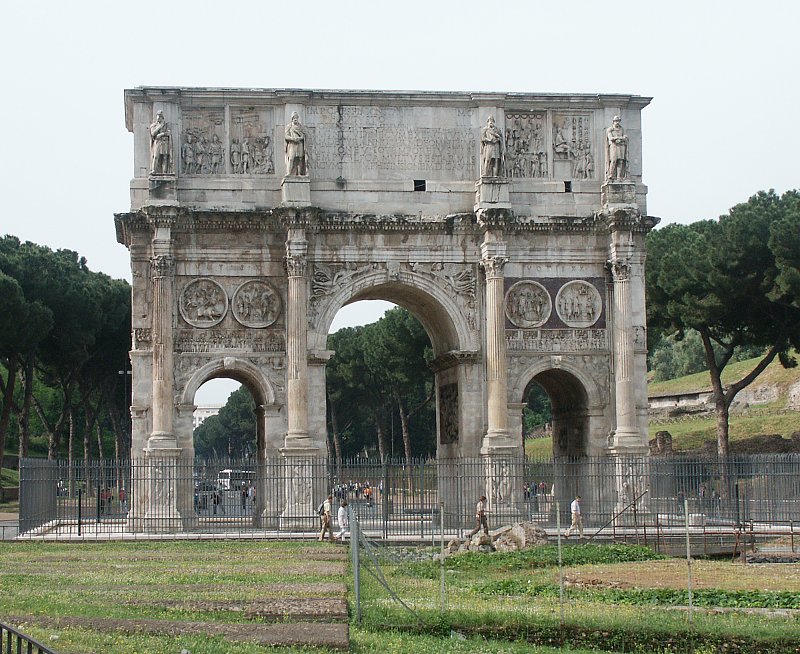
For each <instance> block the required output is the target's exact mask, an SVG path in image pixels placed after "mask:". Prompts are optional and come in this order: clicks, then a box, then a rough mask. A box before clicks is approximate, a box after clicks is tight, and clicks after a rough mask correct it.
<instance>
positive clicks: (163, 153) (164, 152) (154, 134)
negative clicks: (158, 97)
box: [150, 110, 172, 175]
mask: <svg viewBox="0 0 800 654" xmlns="http://www.w3.org/2000/svg"><path fill="white" fill-rule="evenodd" d="M150 157H151V161H150V174H151V175H169V174H171V173H172V136H171V135H170V131H169V123H167V121H166V120H164V112H163V111H160V110H159V111H158V112H157V113H156V119H155V120H154V121H153V122H152V123H151V124H150Z"/></svg>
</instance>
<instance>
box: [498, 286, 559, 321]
mask: <svg viewBox="0 0 800 654" xmlns="http://www.w3.org/2000/svg"><path fill="white" fill-rule="evenodd" d="M505 308H506V317H507V318H508V319H509V320H510V321H511V322H512V323H513V324H514V325H515V326H517V327H521V328H523V329H525V328H529V327H541V326H542V325H544V323H546V322H547V319H548V318H549V317H550V313H551V312H552V310H553V302H552V300H551V299H550V293H548V292H547V289H546V288H545V287H544V286H542V285H541V284H539V283H538V282H532V281H522V282H517V283H516V284H514V285H513V286H512V287H511V288H509V289H508V293H506V301H505Z"/></svg>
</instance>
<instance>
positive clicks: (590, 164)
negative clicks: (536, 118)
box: [553, 114, 596, 179]
mask: <svg viewBox="0 0 800 654" xmlns="http://www.w3.org/2000/svg"><path fill="white" fill-rule="evenodd" d="M591 123H592V117H591V115H590V114H555V115H554V116H553V158H554V163H555V165H554V173H555V174H556V176H558V177H571V178H572V179H594V177H595V167H596V164H595V155H594V152H593V151H592V133H593V131H592V124H591Z"/></svg>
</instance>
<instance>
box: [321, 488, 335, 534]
mask: <svg viewBox="0 0 800 654" xmlns="http://www.w3.org/2000/svg"><path fill="white" fill-rule="evenodd" d="M332 503H333V495H328V497H327V499H326V500H325V501H324V502H323V503H322V514H321V515H320V518H319V522H320V530H319V540H320V542H321V541H323V540H325V532H326V531H327V532H328V534H329V535H330V539H331V540H333V527H332V526H331V523H332V522H333V518H331V504H332Z"/></svg>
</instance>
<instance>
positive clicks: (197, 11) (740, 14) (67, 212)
mask: <svg viewBox="0 0 800 654" xmlns="http://www.w3.org/2000/svg"><path fill="white" fill-rule="evenodd" d="M0 24H1V25H2V37H1V38H0V56H1V57H2V59H1V61H2V64H0V82H1V83H2V84H1V85H0V89H2V97H3V100H2V102H0V118H1V119H2V125H3V142H4V143H5V150H4V152H5V155H4V156H3V157H0V180H2V203H3V205H2V212H0V232H2V233H7V234H14V235H16V236H18V237H20V238H21V239H23V240H31V241H34V242H36V243H41V244H44V245H48V246H50V247H52V248H68V249H72V250H76V251H78V252H79V253H80V254H82V255H84V256H86V257H87V258H88V260H89V267H90V268H91V269H92V270H99V271H103V272H105V273H107V274H109V275H111V276H113V277H123V278H126V279H130V269H129V265H128V252H127V250H126V249H125V248H124V247H123V246H121V245H119V244H117V242H116V237H115V233H114V223H113V214H114V213H115V212H121V211H127V210H128V209H129V203H130V199H129V193H128V188H129V182H130V178H131V176H132V174H133V172H132V168H133V156H132V149H133V147H132V146H133V137H132V135H131V134H129V133H128V132H127V130H126V129H125V120H124V110H123V90H124V89H126V88H132V87H135V86H225V87H264V88H272V87H284V88H285V87H290V88H339V89H375V90H445V91H521V92H574V93H631V94H636V95H644V96H653V98H654V99H653V102H652V103H651V105H650V106H649V107H647V108H646V109H645V110H644V112H643V116H642V123H643V125H642V130H643V142H644V145H643V150H644V151H643V173H644V174H643V178H644V179H643V181H644V183H645V184H647V185H648V187H649V194H648V213H650V214H651V215H655V216H660V217H661V219H662V224H663V223H666V222H674V221H679V222H692V221H694V220H699V219H703V218H715V217H717V216H719V215H720V214H722V213H725V212H726V211H727V210H728V209H729V208H730V207H731V206H733V205H734V204H737V203H738V202H742V201H745V200H746V199H747V198H748V197H749V196H750V195H752V194H753V193H755V192H757V191H759V190H762V189H769V188H774V189H776V190H777V191H779V192H782V191H785V190H787V189H790V188H797V187H799V186H800V183H799V182H798V171H800V165H798V153H800V127H798V121H797V118H798V107H799V106H800V84H798V81H797V76H798V73H797V70H798V63H800V38H799V37H798V26H800V3H796V2H791V1H790V0H784V1H783V2H777V1H763V0H762V1H761V2H752V1H750V2H744V1H741V0H728V1H727V2H725V1H719V2H712V1H703V0H694V1H693V2H684V1H674V0H673V1H671V2H644V1H642V0H639V1H635V2H627V1H616V2H603V3H601V2H589V1H586V2H565V1H562V2H553V1H549V2H538V1H534V0H527V1H524V0H520V1H517V0H507V1H506V2H502V3H492V2H482V3H477V2H466V1H463V0H462V1H459V2H456V1H452V2H451V1H447V2H436V1H435V0H427V1H424V2H422V1H417V0H400V1H397V2H392V3H390V2H376V1H375V0H373V1H372V2H348V1H346V0H340V1H339V2H330V1H328V2H316V1H314V2H293V3H291V2H281V3H275V2H269V1H267V0H260V1H253V2H250V1H242V0H238V1H235V2H231V3H222V2H206V1H200V0H193V1H192V2H168V1H166V0H165V1H164V2H160V3H159V2H150V3H134V2H129V3H118V2H111V1H108V0H105V1H103V2H82V1H80V0H73V1H72V2H61V1H58V2H55V1H54V2H35V1H34V0H28V1H27V2H15V3H11V2H5V3H3V5H2V8H0ZM372 317H373V316H372V315H370V318H372ZM361 319H363V317H361V318H359V316H356V318H355V320H356V321H359V320H361ZM342 324H344V323H343V321H342V320H338V321H337V322H336V323H335V324H334V327H335V328H336V327H339V326H341V325H342Z"/></svg>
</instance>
